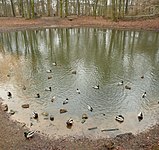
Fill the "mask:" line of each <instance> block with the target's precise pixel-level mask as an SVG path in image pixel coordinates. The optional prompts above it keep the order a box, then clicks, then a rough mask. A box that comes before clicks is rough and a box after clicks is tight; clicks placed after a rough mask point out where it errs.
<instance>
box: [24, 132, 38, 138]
mask: <svg viewBox="0 0 159 150" xmlns="http://www.w3.org/2000/svg"><path fill="white" fill-rule="evenodd" d="M34 133H35V131H28V132H24V136H25V138H26V139H29V138H31V137H33V135H34Z"/></svg>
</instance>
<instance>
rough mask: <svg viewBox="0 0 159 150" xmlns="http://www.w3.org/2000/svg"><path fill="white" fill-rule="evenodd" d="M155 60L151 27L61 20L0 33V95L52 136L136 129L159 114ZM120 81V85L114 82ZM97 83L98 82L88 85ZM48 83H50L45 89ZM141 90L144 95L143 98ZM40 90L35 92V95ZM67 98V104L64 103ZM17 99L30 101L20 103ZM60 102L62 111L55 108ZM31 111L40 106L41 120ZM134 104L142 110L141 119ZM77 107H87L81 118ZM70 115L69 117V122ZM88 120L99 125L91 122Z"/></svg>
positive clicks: (158, 42) (158, 47)
mask: <svg viewBox="0 0 159 150" xmlns="http://www.w3.org/2000/svg"><path fill="white" fill-rule="evenodd" d="M55 62H56V64H57V65H56V66H55V65H54V63H55ZM158 64H159V33H156V32H150V31H145V32H143V31H122V30H110V29H94V28H67V29H65V28H64V29H42V30H33V31H30V30H29V31H19V32H11V33H0V97H2V98H3V99H4V103H7V104H8V106H9V110H11V109H12V110H14V111H15V114H14V115H13V116H12V118H13V119H16V120H18V121H20V122H24V123H26V125H27V126H28V127H30V128H31V129H32V130H40V131H41V132H43V133H46V134H48V135H49V136H51V137H52V136H53V137H57V138H58V137H61V136H69V135H70V136H88V137H92V138H98V137H109V136H115V135H117V134H120V133H126V132H132V133H134V134H136V133H139V132H141V131H144V130H146V129H148V128H150V127H151V126H152V125H154V124H155V123H157V122H158V119H159V117H158V113H159V104H158V102H159V65H158ZM47 70H51V72H50V73H47ZM72 71H76V74H73V73H72ZM142 76H143V78H141V77H142ZM48 77H49V79H48ZM121 81H124V85H121V86H118V85H117V84H118V82H121ZM95 85H99V89H94V88H92V87H93V86H95ZM125 85H127V86H129V87H131V90H129V89H126V88H125ZM24 86H25V87H26V90H24V89H23V87H24ZM47 87H51V88H52V90H51V91H45V90H44V89H45V88H47ZM77 88H78V89H79V90H80V94H78V93H77V92H76V89H77ZM8 91H10V92H11V93H12V98H10V99H8V97H7V92H8ZM144 92H146V93H147V95H146V97H145V98H142V94H143V93H144ZM37 93H39V94H40V98H35V97H36V95H37ZM54 96H55V100H54V101H53V102H51V99H52V97H54ZM66 98H68V99H69V101H68V104H65V105H63V101H64V100H65V99H66ZM22 104H29V105H30V107H29V108H27V109H25V108H22V107H21V105H22ZM87 105H90V106H92V107H93V111H92V112H91V111H89V110H88V108H87ZM61 108H64V109H67V112H66V113H64V114H60V109H61ZM33 111H36V112H38V114H39V118H38V120H35V119H33V118H32V112H33ZM42 112H45V113H46V112H47V113H48V114H49V116H43V115H42V114H41V113H42ZM139 112H142V113H143V115H144V118H143V120H141V121H140V122H139V121H138V118H137V115H138V113H139ZM82 114H87V115H88V119H87V120H86V122H84V123H81V121H82ZM119 114H121V115H123V116H124V122H123V123H119V122H117V121H116V120H115V117H116V116H117V115H119ZM50 115H52V116H54V121H51V120H50V119H49V117H50ZM70 118H72V119H73V120H74V123H73V126H72V128H70V129H69V128H67V127H66V121H67V120H68V119H70ZM92 127H97V129H94V130H88V128H92ZM116 128H117V129H119V130H115V131H110V132H107V131H105V132H101V130H103V129H116Z"/></svg>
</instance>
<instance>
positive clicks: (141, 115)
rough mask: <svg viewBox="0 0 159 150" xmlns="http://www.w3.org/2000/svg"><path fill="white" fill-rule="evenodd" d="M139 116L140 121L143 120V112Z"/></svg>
mask: <svg viewBox="0 0 159 150" xmlns="http://www.w3.org/2000/svg"><path fill="white" fill-rule="evenodd" d="M137 117H138V119H139V121H140V120H142V119H143V114H142V112H140V113H139V114H138V116H137Z"/></svg>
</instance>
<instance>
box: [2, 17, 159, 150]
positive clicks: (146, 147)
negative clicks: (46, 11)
mask: <svg viewBox="0 0 159 150" xmlns="http://www.w3.org/2000/svg"><path fill="white" fill-rule="evenodd" d="M71 19H72V20H71V21H70V19H69V18H64V19H60V18H56V17H52V18H47V17H45V18H37V19H34V20H25V19H23V18H2V17H1V18H0V32H11V31H19V30H26V29H43V28H57V27H62V28H64V27H98V28H115V29H129V30H153V31H155V32H159V18H155V19H149V20H136V21H118V22H112V21H111V20H105V19H103V18H97V19H94V18H93V17H80V18H77V17H76V16H74V17H72V18H71ZM1 106H2V105H0V120H1V123H0V129H1V134H0V149H1V150H6V149H7V150H25V149H26V150H27V149H31V150H34V149H48V150H62V149H65V150H66V149H67V150H74V149H81V150H83V149H84V150H97V149H100V150H102V149H103V150H106V149H115V150H151V149H152V150H155V149H156V150H157V149H159V134H158V132H159V125H158V124H157V125H155V126H153V127H152V128H151V129H149V130H147V131H145V132H143V133H140V134H138V135H133V134H131V133H126V134H123V135H118V136H117V137H115V138H113V139H106V138H103V139H94V140H92V139H89V138H87V137H68V138H61V139H49V138H48V137H47V136H46V135H43V134H42V133H39V132H38V133H36V134H35V136H34V137H33V138H32V139H31V140H26V139H25V138H24V135H23V133H24V131H26V130H28V128H26V127H25V126H24V124H22V123H18V122H17V121H14V120H11V119H10V116H9V114H8V113H7V112H5V111H3V110H2V107H1Z"/></svg>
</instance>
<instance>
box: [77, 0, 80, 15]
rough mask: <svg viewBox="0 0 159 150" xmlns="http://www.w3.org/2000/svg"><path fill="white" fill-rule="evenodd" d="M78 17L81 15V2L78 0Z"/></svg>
mask: <svg viewBox="0 0 159 150" xmlns="http://www.w3.org/2000/svg"><path fill="white" fill-rule="evenodd" d="M77 9H78V14H77V15H78V16H79V15H80V0H77Z"/></svg>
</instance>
